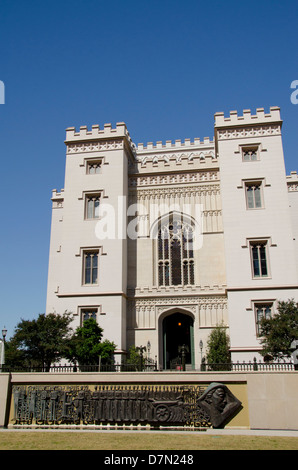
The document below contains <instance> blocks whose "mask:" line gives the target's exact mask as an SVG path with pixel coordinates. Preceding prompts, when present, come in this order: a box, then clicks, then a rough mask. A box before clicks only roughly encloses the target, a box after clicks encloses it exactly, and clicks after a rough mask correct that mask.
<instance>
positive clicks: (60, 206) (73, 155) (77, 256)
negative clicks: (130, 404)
mask: <svg viewBox="0 0 298 470" xmlns="http://www.w3.org/2000/svg"><path fill="white" fill-rule="evenodd" d="M65 144H66V149H67V151H66V168H65V185H64V189H63V190H61V192H57V191H56V190H54V191H53V196H52V203H53V205H52V227H51V243H50V257H49V273H48V294H47V307H46V309H47V313H50V312H57V313H63V312H64V311H69V312H72V313H73V315H74V318H75V324H74V325H73V326H74V327H77V326H80V325H81V324H82V322H83V320H84V319H86V318H89V317H93V318H96V320H97V321H98V323H99V325H100V326H101V327H102V328H103V330H104V337H105V338H107V339H109V340H111V341H114V342H115V344H116V345H117V352H118V353H119V354H121V353H122V352H123V350H125V348H126V287H127V240H126V232H125V230H126V225H127V220H126V213H127V210H126V208H127V194H128V167H129V165H130V164H131V163H132V160H133V154H134V146H133V144H132V142H131V138H130V136H129V133H128V131H127V128H126V125H125V124H124V123H118V124H117V125H116V128H112V126H111V124H105V125H104V128H103V129H100V128H99V126H92V129H91V130H88V129H87V127H85V126H84V127H81V128H80V130H79V131H78V132H77V131H76V130H75V128H73V127H71V128H68V129H67V130H66V140H65Z"/></svg>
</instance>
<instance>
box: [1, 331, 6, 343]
mask: <svg viewBox="0 0 298 470" xmlns="http://www.w3.org/2000/svg"><path fill="white" fill-rule="evenodd" d="M6 335H7V329H6V328H5V327H4V328H3V330H2V337H3V341H4V343H5V337H6Z"/></svg>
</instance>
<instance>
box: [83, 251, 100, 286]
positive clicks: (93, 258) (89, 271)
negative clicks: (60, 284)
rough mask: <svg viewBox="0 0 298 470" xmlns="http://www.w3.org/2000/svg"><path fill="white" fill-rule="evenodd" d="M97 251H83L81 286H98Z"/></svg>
mask: <svg viewBox="0 0 298 470" xmlns="http://www.w3.org/2000/svg"><path fill="white" fill-rule="evenodd" d="M98 256H99V252H98V250H92V251H89V250H88V251H84V255H83V284H84V285H96V284H98Z"/></svg>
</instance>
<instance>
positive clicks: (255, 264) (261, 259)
mask: <svg viewBox="0 0 298 470" xmlns="http://www.w3.org/2000/svg"><path fill="white" fill-rule="evenodd" d="M250 247H251V256H252V271H253V277H255V278H259V277H267V276H268V262H267V242H266V241H264V242H251V244H250Z"/></svg>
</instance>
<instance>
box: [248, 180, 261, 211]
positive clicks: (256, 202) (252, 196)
mask: <svg viewBox="0 0 298 470" xmlns="http://www.w3.org/2000/svg"><path fill="white" fill-rule="evenodd" d="M245 191H246V203H247V208H248V209H260V208H261V207H263V204H262V184H261V183H260V182H259V183H246V184H245Z"/></svg>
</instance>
